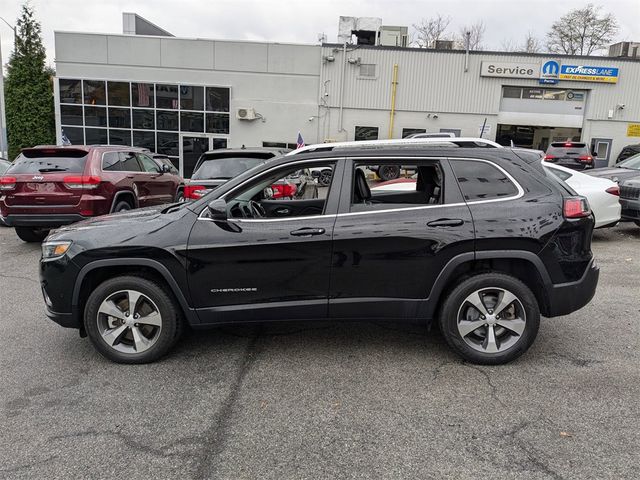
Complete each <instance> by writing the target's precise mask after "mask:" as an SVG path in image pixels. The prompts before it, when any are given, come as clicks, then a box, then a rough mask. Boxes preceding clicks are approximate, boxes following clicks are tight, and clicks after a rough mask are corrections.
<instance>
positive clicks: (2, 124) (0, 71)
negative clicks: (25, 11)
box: [0, 17, 18, 159]
mask: <svg viewBox="0 0 640 480" xmlns="http://www.w3.org/2000/svg"><path fill="white" fill-rule="evenodd" d="M0 20H2V21H3V22H4V23H6V24H7V25H8V26H9V28H10V29H11V30H13V48H14V50H15V48H16V45H17V42H16V40H17V39H18V32H17V30H16V27H14V26H13V25H11V24H10V23H9V22H7V21H6V20H5V19H4V18H2V17H0ZM0 156H2V157H5V156H6V157H5V158H7V159H9V144H8V143H7V116H6V115H5V104H4V63H3V62H2V44H1V42H0Z"/></svg>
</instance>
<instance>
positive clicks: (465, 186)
mask: <svg viewBox="0 0 640 480" xmlns="http://www.w3.org/2000/svg"><path fill="white" fill-rule="evenodd" d="M451 166H452V168H453V171H454V173H455V175H456V179H457V180H458V185H460V190H461V191H462V195H463V196H464V198H465V200H467V201H478V200H492V199H499V198H506V197H511V196H514V195H517V194H518V188H517V187H516V186H515V185H514V183H513V182H512V181H511V180H510V179H509V177H507V175H506V174H505V173H504V172H503V171H502V170H500V169H499V168H498V167H496V166H495V165H493V164H491V163H487V162H481V161H475V160H452V161H451Z"/></svg>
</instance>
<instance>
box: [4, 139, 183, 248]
mask: <svg viewBox="0 0 640 480" xmlns="http://www.w3.org/2000/svg"><path fill="white" fill-rule="evenodd" d="M182 189H183V180H182V178H181V177H180V176H179V175H177V174H175V172H171V171H170V168H169V167H168V166H167V165H164V166H163V165H161V164H160V163H158V162H156V161H155V160H153V159H152V157H151V154H150V153H149V152H148V151H146V150H144V149H140V148H133V147H123V146H102V145H101V146H77V145H74V146H68V147H57V146H53V147H48V146H47V147H35V148H26V149H24V150H22V152H21V153H20V155H18V157H17V158H16V159H15V161H14V162H13V165H12V166H11V167H10V168H9V169H8V170H7V171H6V172H5V173H4V175H3V176H2V177H0V214H1V216H2V217H3V219H4V221H5V223H6V224H7V225H9V226H13V227H15V229H16V233H17V234H18V237H20V238H21V239H22V240H24V241H25V242H38V241H42V240H43V239H44V238H45V237H46V236H47V234H48V232H49V230H50V229H51V228H56V227H59V226H61V225H66V224H69V223H74V222H77V221H79V220H83V219H85V218H87V217H94V216H98V215H104V214H107V213H112V212H120V211H123V210H130V209H132V208H138V207H147V206H151V205H161V204H163V203H170V202H173V201H175V200H176V199H179V198H181V197H182Z"/></svg>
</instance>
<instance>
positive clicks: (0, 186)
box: [0, 177, 18, 190]
mask: <svg viewBox="0 0 640 480" xmlns="http://www.w3.org/2000/svg"><path fill="white" fill-rule="evenodd" d="M17 181H18V180H17V179H16V177H0V190H13V189H14V188H16V182H17Z"/></svg>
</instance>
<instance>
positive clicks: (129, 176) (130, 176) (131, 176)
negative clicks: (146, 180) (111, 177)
mask: <svg viewBox="0 0 640 480" xmlns="http://www.w3.org/2000/svg"><path fill="white" fill-rule="evenodd" d="M127 178H136V177H135V175H127Z"/></svg>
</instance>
